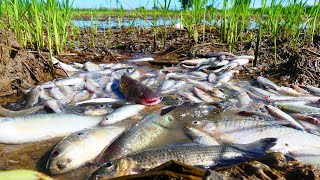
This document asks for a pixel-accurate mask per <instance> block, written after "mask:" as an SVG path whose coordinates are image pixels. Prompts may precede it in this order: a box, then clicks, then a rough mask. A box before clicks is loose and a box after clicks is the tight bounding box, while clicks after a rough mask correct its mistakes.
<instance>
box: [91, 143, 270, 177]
mask: <svg viewBox="0 0 320 180" xmlns="http://www.w3.org/2000/svg"><path fill="white" fill-rule="evenodd" d="M275 144H276V139H275V138H267V139H261V140H259V141H256V142H252V143H250V144H230V145H217V146H203V145H182V146H169V147H163V148H160V149H151V150H146V151H142V152H139V153H136V154H133V155H129V156H127V157H125V158H122V159H118V160H115V161H111V162H107V163H105V164H104V165H103V166H101V167H100V168H99V169H98V170H97V171H96V172H95V173H94V174H93V175H92V176H91V179H99V178H102V177H104V178H111V177H119V176H124V175H129V174H137V173H140V172H142V171H145V170H149V169H151V168H154V167H157V166H159V165H161V164H163V163H165V162H167V161H170V160H176V161H180V162H182V163H185V164H188V165H192V166H202V167H205V168H209V167H216V166H225V165H231V164H236V163H239V162H243V161H246V160H250V159H255V158H258V157H261V156H262V155H264V154H265V153H266V151H267V150H268V149H270V148H271V147H272V146H274V145H275Z"/></svg>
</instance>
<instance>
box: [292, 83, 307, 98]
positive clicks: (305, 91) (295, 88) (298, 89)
mask: <svg viewBox="0 0 320 180" xmlns="http://www.w3.org/2000/svg"><path fill="white" fill-rule="evenodd" d="M290 87H291V88H292V89H294V90H296V91H297V92H299V93H302V94H305V95H309V94H310V93H309V92H308V91H307V90H304V89H302V88H301V87H299V86H296V85H293V84H292V85H290Z"/></svg>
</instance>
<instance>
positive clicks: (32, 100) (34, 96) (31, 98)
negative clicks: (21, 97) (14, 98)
mask: <svg viewBox="0 0 320 180" xmlns="http://www.w3.org/2000/svg"><path fill="white" fill-rule="evenodd" d="M43 93H44V90H43V88H42V87H41V86H35V87H34V88H32V89H31V90H30V91H29V93H28V95H27V104H26V108H31V107H33V106H34V105H35V104H37V103H38V101H39V97H40V96H41V94H43Z"/></svg>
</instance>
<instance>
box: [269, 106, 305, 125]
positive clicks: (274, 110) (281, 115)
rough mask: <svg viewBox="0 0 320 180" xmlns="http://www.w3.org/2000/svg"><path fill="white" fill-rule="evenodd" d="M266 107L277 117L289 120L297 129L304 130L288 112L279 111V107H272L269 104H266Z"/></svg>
mask: <svg viewBox="0 0 320 180" xmlns="http://www.w3.org/2000/svg"><path fill="white" fill-rule="evenodd" d="M265 107H266V109H267V110H268V111H269V113H270V114H271V115H272V116H274V117H275V118H277V119H283V120H286V121H287V122H289V123H290V124H291V125H292V126H294V127H296V128H297V129H300V130H303V131H305V130H306V129H305V128H304V127H303V126H301V124H299V123H298V122H297V121H296V120H294V119H293V118H292V117H291V116H290V115H289V114H287V113H285V112H283V111H281V110H280V109H278V108H276V107H273V106H271V105H266V106H265Z"/></svg>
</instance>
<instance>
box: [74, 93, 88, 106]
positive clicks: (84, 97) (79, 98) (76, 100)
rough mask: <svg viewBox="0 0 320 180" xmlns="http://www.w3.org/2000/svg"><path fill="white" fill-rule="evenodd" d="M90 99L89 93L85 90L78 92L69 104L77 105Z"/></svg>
mask: <svg viewBox="0 0 320 180" xmlns="http://www.w3.org/2000/svg"><path fill="white" fill-rule="evenodd" d="M89 97H90V93H89V91H87V90H84V91H82V92H79V93H78V94H77V95H75V96H74V98H73V99H72V101H71V102H70V104H75V103H79V102H81V101H85V100H87V99H89Z"/></svg>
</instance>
